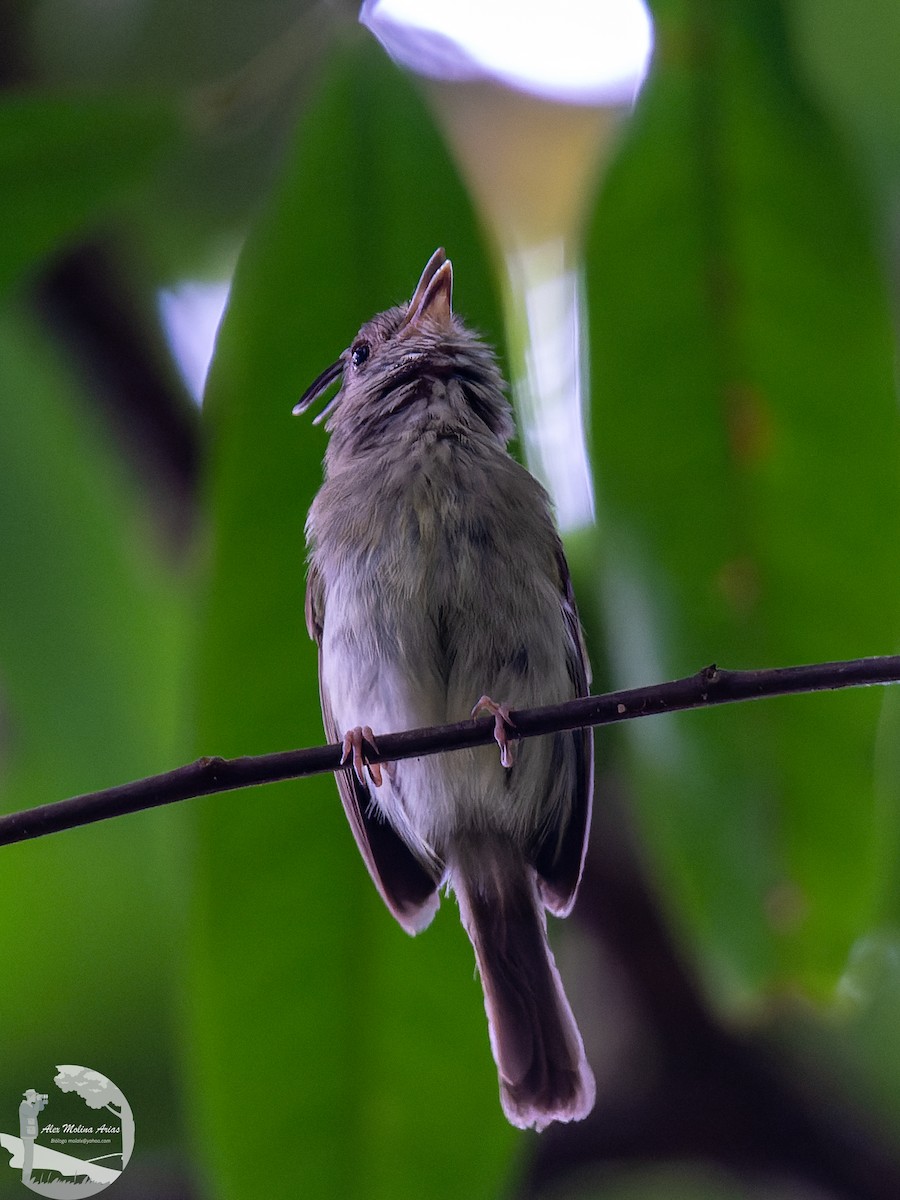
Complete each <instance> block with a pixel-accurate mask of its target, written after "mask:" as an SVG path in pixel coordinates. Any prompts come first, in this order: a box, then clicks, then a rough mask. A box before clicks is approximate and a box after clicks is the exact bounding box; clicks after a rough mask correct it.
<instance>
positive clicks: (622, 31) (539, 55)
mask: <svg viewBox="0 0 900 1200" xmlns="http://www.w3.org/2000/svg"><path fill="white" fill-rule="evenodd" d="M360 20H361V21H362V23H363V24H364V25H366V26H367V27H368V28H369V29H371V30H372V32H373V33H374V34H375V36H376V37H377V38H378V39H379V40H380V41H381V42H382V44H383V45H384V46H385V48H386V49H387V51H388V53H389V54H391V55H392V56H393V57H394V58H395V59H397V60H398V61H399V62H401V63H402V64H403V65H404V66H405V67H408V68H410V69H411V70H413V71H418V72H419V73H420V74H423V75H430V76H432V77H433V78H438V79H456V80H461V79H475V78H484V77H485V76H490V77H493V78H496V79H500V80H502V81H503V82H505V83H508V84H510V85H512V86H513V87H519V88H524V89H527V90H528V91H532V92H535V93H537V94H539V95H543V96H547V97H548V98H551V99H555V100H563V101H570V102H573V103H581V104H629V103H631V101H632V100H633V99H634V97H635V95H636V94H637V91H638V88H639V87H640V85H641V83H642V81H643V78H644V75H645V74H646V71H647V66H648V63H649V60H650V54H651V51H652V48H653V25H652V22H651V20H650V15H649V13H648V11H647V8H646V6H645V4H644V2H643V0H552V3H550V2H543V3H542V2H539V0H365V3H364V4H363V7H362V13H361V16H360Z"/></svg>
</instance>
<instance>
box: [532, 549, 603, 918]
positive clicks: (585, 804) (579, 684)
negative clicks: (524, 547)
mask: <svg viewBox="0 0 900 1200" xmlns="http://www.w3.org/2000/svg"><path fill="white" fill-rule="evenodd" d="M557 567H558V575H559V588H560V604H561V606H562V611H563V617H564V619H565V624H566V631H567V633H568V638H567V643H566V667H567V669H568V672H569V677H570V679H571V681H572V694H573V695H574V696H587V695H588V694H589V688H590V682H591V668H590V663H589V662H588V656H587V650H586V649H585V645H584V637H583V635H582V632H581V622H580V621H579V619H578V610H577V608H576V607H575V595H574V593H573V591H572V579H571V576H570V574H569V564H568V563H567V562H566V557H565V554H564V553H563V549H562V546H561V545H560V546H559V548H558V551H557ZM554 736H556V737H557V738H560V739H570V740H571V743H572V747H573V749H574V753H575V769H574V778H573V780H572V795H571V804H570V808H569V818H568V821H567V822H566V823H565V825H564V826H563V828H562V829H561V830H558V831H551V833H548V835H547V836H546V837H545V838H544V840H543V842H542V843H541V844H540V845H539V846H538V849H537V854H536V856H535V866H536V867H537V872H538V877H539V880H540V888H541V898H542V900H543V901H544V904H545V905H546V906H547V908H549V910H550V911H551V912H552V913H555V914H556V915H557V916H560V917H564V916H566V914H567V913H569V912H570V911H571V908H572V905H573V904H574V903H575V895H576V893H577V891H578V884H579V882H580V880H581V872H582V869H583V867H584V856H585V852H586V850H587V839H588V833H589V832H590V827H591V803H592V799H593V791H594V740H593V730H592V729H590V728H588V729H575V730H572V732H571V733H558V734H556V735H554ZM551 834H552V836H551Z"/></svg>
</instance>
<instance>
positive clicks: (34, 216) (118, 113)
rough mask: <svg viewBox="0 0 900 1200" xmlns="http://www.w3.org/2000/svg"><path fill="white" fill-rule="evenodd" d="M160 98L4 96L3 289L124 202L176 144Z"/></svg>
mask: <svg viewBox="0 0 900 1200" xmlns="http://www.w3.org/2000/svg"><path fill="white" fill-rule="evenodd" d="M176 132H177V123H176V120H175V115H174V112H173V109H172V107H171V106H168V105H165V104H163V103H162V102H161V101H149V100H148V101H141V100H127V99H124V98H123V97H113V96H91V97H83V96H48V95H40V94H35V95H20V96H6V97H4V98H3V99H2V101H0V179H2V181H3V184H2V187H0V229H2V231H3V234H2V237H0V292H2V291H3V290H5V289H6V288H8V287H9V285H10V284H11V283H12V282H13V281H14V280H16V279H17V278H18V277H19V276H21V275H22V274H23V272H25V271H26V270H27V269H28V268H29V267H33V266H34V265H35V264H36V263H38V262H39V261H40V260H41V259H42V258H43V257H44V256H46V255H47V254H48V253H49V252H50V251H52V250H54V249H56V248H57V247H58V246H59V245H61V244H62V243H64V242H65V241H66V239H69V238H71V237H72V236H73V235H74V234H76V233H79V232H83V231H84V230H85V229H87V228H89V227H90V226H91V225H92V224H95V223H98V222H99V221H100V219H101V218H103V217H108V216H109V214H110V212H111V211H112V210H113V209H114V207H115V206H116V205H118V204H121V202H122V201H123V200H124V199H125V198H127V196H128V193H129V190H130V189H133V188H134V186H135V185H136V184H137V183H138V182H139V181H140V180H141V179H142V178H144V177H145V176H146V175H147V173H148V172H149V171H150V169H151V168H152V167H153V166H154V165H155V164H156V162H157V161H158V159H159V157H160V154H161V152H162V151H163V149H164V148H165V147H166V145H167V144H168V143H170V142H172V141H173V140H174V138H175V134H176Z"/></svg>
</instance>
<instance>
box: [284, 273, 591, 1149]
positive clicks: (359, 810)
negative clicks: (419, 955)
mask: <svg viewBox="0 0 900 1200" xmlns="http://www.w3.org/2000/svg"><path fill="white" fill-rule="evenodd" d="M452 286H453V268H452V266H451V264H450V262H449V260H448V259H447V257H446V255H445V253H444V251H443V250H437V251H436V252H435V254H434V255H433V256H432V258H431V260H430V261H429V263H428V265H427V266H426V267H425V270H424V272H423V273H422V277H421V279H420V280H419V283H418V286H417V287H416V290H415V293H414V295H413V297H412V299H411V300H410V302H409V304H408V305H406V306H403V305H401V306H399V307H397V308H391V309H388V311H387V312H383V313H380V314H379V315H378V316H376V317H373V318H372V320H371V321H369V322H368V323H367V324H365V325H363V327H362V329H361V330H360V331H359V333H358V334H357V336H356V338H355V340H354V342H353V344H352V345H351V346H350V347H349V349H347V350H345V351H344V353H343V354H342V355H341V356H340V358H339V359H338V361H337V362H336V363H334V365H333V366H331V367H329V368H328V370H327V371H324V372H323V373H322V375H320V376H319V378H318V379H317V380H316V381H315V383H313V385H312V386H311V387H310V388H309V389H308V391H307V392H306V393H305V395H304V396H303V398H302V399H301V401H300V403H299V404H298V405H297V406H296V408H295V409H294V411H295V412H305V411H306V409H307V408H308V407H309V406H310V405H311V404H312V403H313V402H314V401H315V400H317V399H318V398H319V397H320V396H321V395H322V394H323V393H324V391H325V390H326V388H327V387H328V386H329V385H330V384H331V383H333V382H335V381H336V380H338V379H340V380H341V386H340V389H339V391H338V392H337V394H336V395H335V397H334V399H333V400H332V401H331V402H330V404H328V405H327V407H326V408H325V409H324V411H323V412H322V413H321V414H320V415H319V417H318V418H317V420H321V419H322V418H324V417H325V416H326V415H327V418H328V419H327V424H326V428H327V429H328V431H329V433H330V435H331V436H330V440H329V444H328V449H327V452H326V455H325V481H324V483H323V485H322V488H321V490H320V491H319V493H318V495H317V496H316V498H315V500H314V502H313V505H312V508H311V509H310V512H309V519H308V521H307V526H306V532H307V540H308V543H309V550H310V555H309V577H308V586H307V594H306V622H307V626H308V628H309V633H310V636H311V637H312V638H314V639H315V641H316V642H317V643H318V646H319V684H320V695H321V701H322V715H323V719H324V723H325V730H326V733H327V735H328V738H329V739H330V740H331V741H342V742H343V746H344V759H343V761H344V762H345V763H346V764H347V765H346V767H345V768H344V769H343V770H342V771H340V772H339V773H338V775H337V781H338V788H339V790H340V794H341V800H342V801H343V805H344V810H345V812H346V814H347V817H348V819H349V821H350V826H351V828H352V830H353V834H354V836H355V838H356V841H357V845H358V846H359V849H360V851H361V853H362V856H363V858H364V859H365V862H366V865H367V867H368V868H369V872H370V874H371V876H372V879H373V880H374V882H375V886H376V887H377V888H378V890H379V892H380V893H381V896H382V898H383V899H384V902H385V903H386V904H387V906H388V908H389V909H390V911H391V912H392V913H393V914H394V916H395V917H396V919H397V920H398V921H399V922H400V924H401V925H402V926H403V928H404V929H405V930H406V931H407V932H408V933H411V934H415V933H418V932H419V931H420V930H422V929H424V928H425V927H426V925H428V924H429V922H430V921H431V919H432V917H433V916H434V914H435V912H436V911H437V907H438V902H439V895H438V889H439V888H440V886H441V885H442V884H444V883H446V884H448V885H449V886H450V887H451V888H452V889H453V891H454V892H455V894H456V897H457V900H458V902H459V909H460V914H461V917H462V921H463V925H464V926H465V928H466V932H467V933H468V935H469V938H470V939H471V941H472V945H473V947H474V949H475V958H476V960H477V963H478V970H479V974H480V976H481V982H482V986H483V989H484V1003H485V1009H486V1011H487V1018H488V1026H489V1032H490V1040H491V1047H492V1050H493V1054H494V1059H495V1061H496V1063H497V1069H498V1071H499V1075H500V1095H501V1101H502V1104H503V1109H504V1111H505V1113H506V1115H507V1117H508V1118H509V1120H510V1121H511V1122H512V1123H513V1124H514V1125H518V1126H520V1127H521V1128H528V1127H530V1126H534V1127H535V1128H537V1129H543V1128H544V1127H545V1126H546V1125H548V1124H549V1123H550V1122H551V1121H571V1120H577V1119H580V1118H582V1117H584V1116H586V1115H587V1114H588V1113H589V1112H590V1110H591V1108H592V1107H593V1104H594V1092H595V1087H594V1077H593V1075H592V1073H591V1070H590V1067H589V1066H588V1064H587V1060H586V1058H585V1054H584V1045H583V1042H582V1040H581V1035H580V1033H579V1031H578V1027H577V1026H576V1024H575V1019H574V1017H573V1016H572V1010H571V1008H570V1007H569V1003H568V1000H567V999H566V996H565V993H564V991H563V987H562V983H561V980H560V977H559V972H558V970H557V968H556V964H555V962H554V959H553V954H552V952H551V950H550V947H549V945H548V942H547V933H546V918H545V913H544V910H545V909H549V910H550V912H552V913H554V914H555V915H556V916H566V915H567V914H568V913H569V911H570V910H571V908H572V905H573V903H574V901H575V893H576V891H577V890H578V883H579V880H580V878H581V871H582V866H583V862H584V853H585V843H586V840H587V835H588V829H589V826H590V813H591V790H592V776H593V747H592V740H591V732H590V730H578V731H576V732H574V733H556V734H549V735H546V736H543V737H536V738H529V739H524V740H522V741H521V742H516V741H510V740H509V738H508V732H507V731H508V729H509V728H510V727H511V722H510V720H509V711H510V709H516V708H529V707H535V706H538V705H544V704H556V703H558V702H561V701H564V700H571V699H573V698H574V697H576V696H584V695H586V694H587V691H588V683H589V668H588V663H587V657H586V654H585V650H584V644H583V641H582V637H581V629H580V626H579V622H578V614H577V612H576V610H575V601H574V598H573V595H572V586H571V581H570V578H569V571H568V567H567V565H566V560H565V557H564V554H563V549H562V545H561V543H560V540H559V536H558V534H557V532H556V529H555V527H554V523H553V518H552V516H551V513H550V505H549V500H548V497H547V494H546V493H545V491H544V490H543V488H542V487H541V486H540V484H539V483H537V481H536V480H535V479H534V478H533V477H532V476H531V475H529V473H528V472H527V471H526V470H525V469H524V468H523V467H521V466H520V465H519V464H518V463H517V462H516V461H515V460H514V459H513V458H511V457H510V456H509V454H508V453H507V450H506V444H507V442H508V440H509V438H510V437H511V436H512V434H513V424H512V418H511V414H510V408H509V405H508V403H507V401H506V399H505V397H504V383H503V379H502V377H501V375H500V372H499V370H498V367H497V363H496V360H495V357H494V354H493V353H492V351H491V350H489V349H488V347H486V346H485V345H484V344H483V343H482V342H481V341H480V340H479V339H478V337H477V336H476V335H475V334H474V333H472V332H471V331H470V330H468V329H466V327H465V326H464V325H463V324H462V322H461V321H460V320H459V318H458V317H456V316H455V315H454V314H453V312H452V309H451V292H452ZM479 696H480V697H481V698H480V699H478V701H477V703H476V705H475V708H474V709H473V708H472V703H473V700H474V699H476V698H477V697H479ZM492 697H496V699H493V698H492ZM481 711H486V712H490V713H491V714H492V715H493V716H494V719H495V737H496V740H497V743H498V744H499V746H500V756H499V758H498V755H497V752H496V751H491V750H490V748H488V747H479V748H477V749H471V750H461V751H454V752H453V753H448V754H441V755H436V756H431V757H425V758H413V759H406V760H403V761H400V762H395V763H391V764H385V765H384V767H381V766H379V765H378V764H369V763H367V761H366V749H365V745H366V743H369V744H370V745H371V746H373V747H374V748H375V749H376V751H377V745H376V742H375V735H374V734H373V732H372V730H373V729H375V730H380V731H381V732H384V733H388V732H395V731H398V730H402V729H413V728H418V727H420V726H427V725H443V724H445V723H448V722H454V721H461V720H465V719H467V718H468V717H470V716H473V715H475V714H476V713H478V712H481ZM514 748H515V751H516V753H515V756H514V755H513V749H514ZM514 758H515V760H514Z"/></svg>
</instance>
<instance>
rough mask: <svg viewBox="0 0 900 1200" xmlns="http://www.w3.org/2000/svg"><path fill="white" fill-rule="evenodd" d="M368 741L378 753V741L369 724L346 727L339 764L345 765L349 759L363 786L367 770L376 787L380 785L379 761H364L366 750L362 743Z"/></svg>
mask: <svg viewBox="0 0 900 1200" xmlns="http://www.w3.org/2000/svg"><path fill="white" fill-rule="evenodd" d="M364 742H368V743H369V745H370V746H371V747H372V749H373V750H374V751H375V753H376V754H377V753H378V743H377V742H376V741H375V734H374V733H373V732H372V728H371V726H369V725H357V726H356V727H355V728H354V729H348V730H347V732H346V733H345V734H344V743H343V753H342V755H341V766H344V765H346V763H347V762H348V761H349V762H350V763H351V764H352V766H353V773H354V775H355V776H356V778H357V779H358V780H359V782H360V783H361V784H363V786H365V783H366V771H368V772H369V777H370V779H371V780H372V782H373V783H374V784H375V786H376V787H381V783H382V774H381V764H380V763H370V762H366V752H365V749H364V747H363V743H364Z"/></svg>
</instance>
